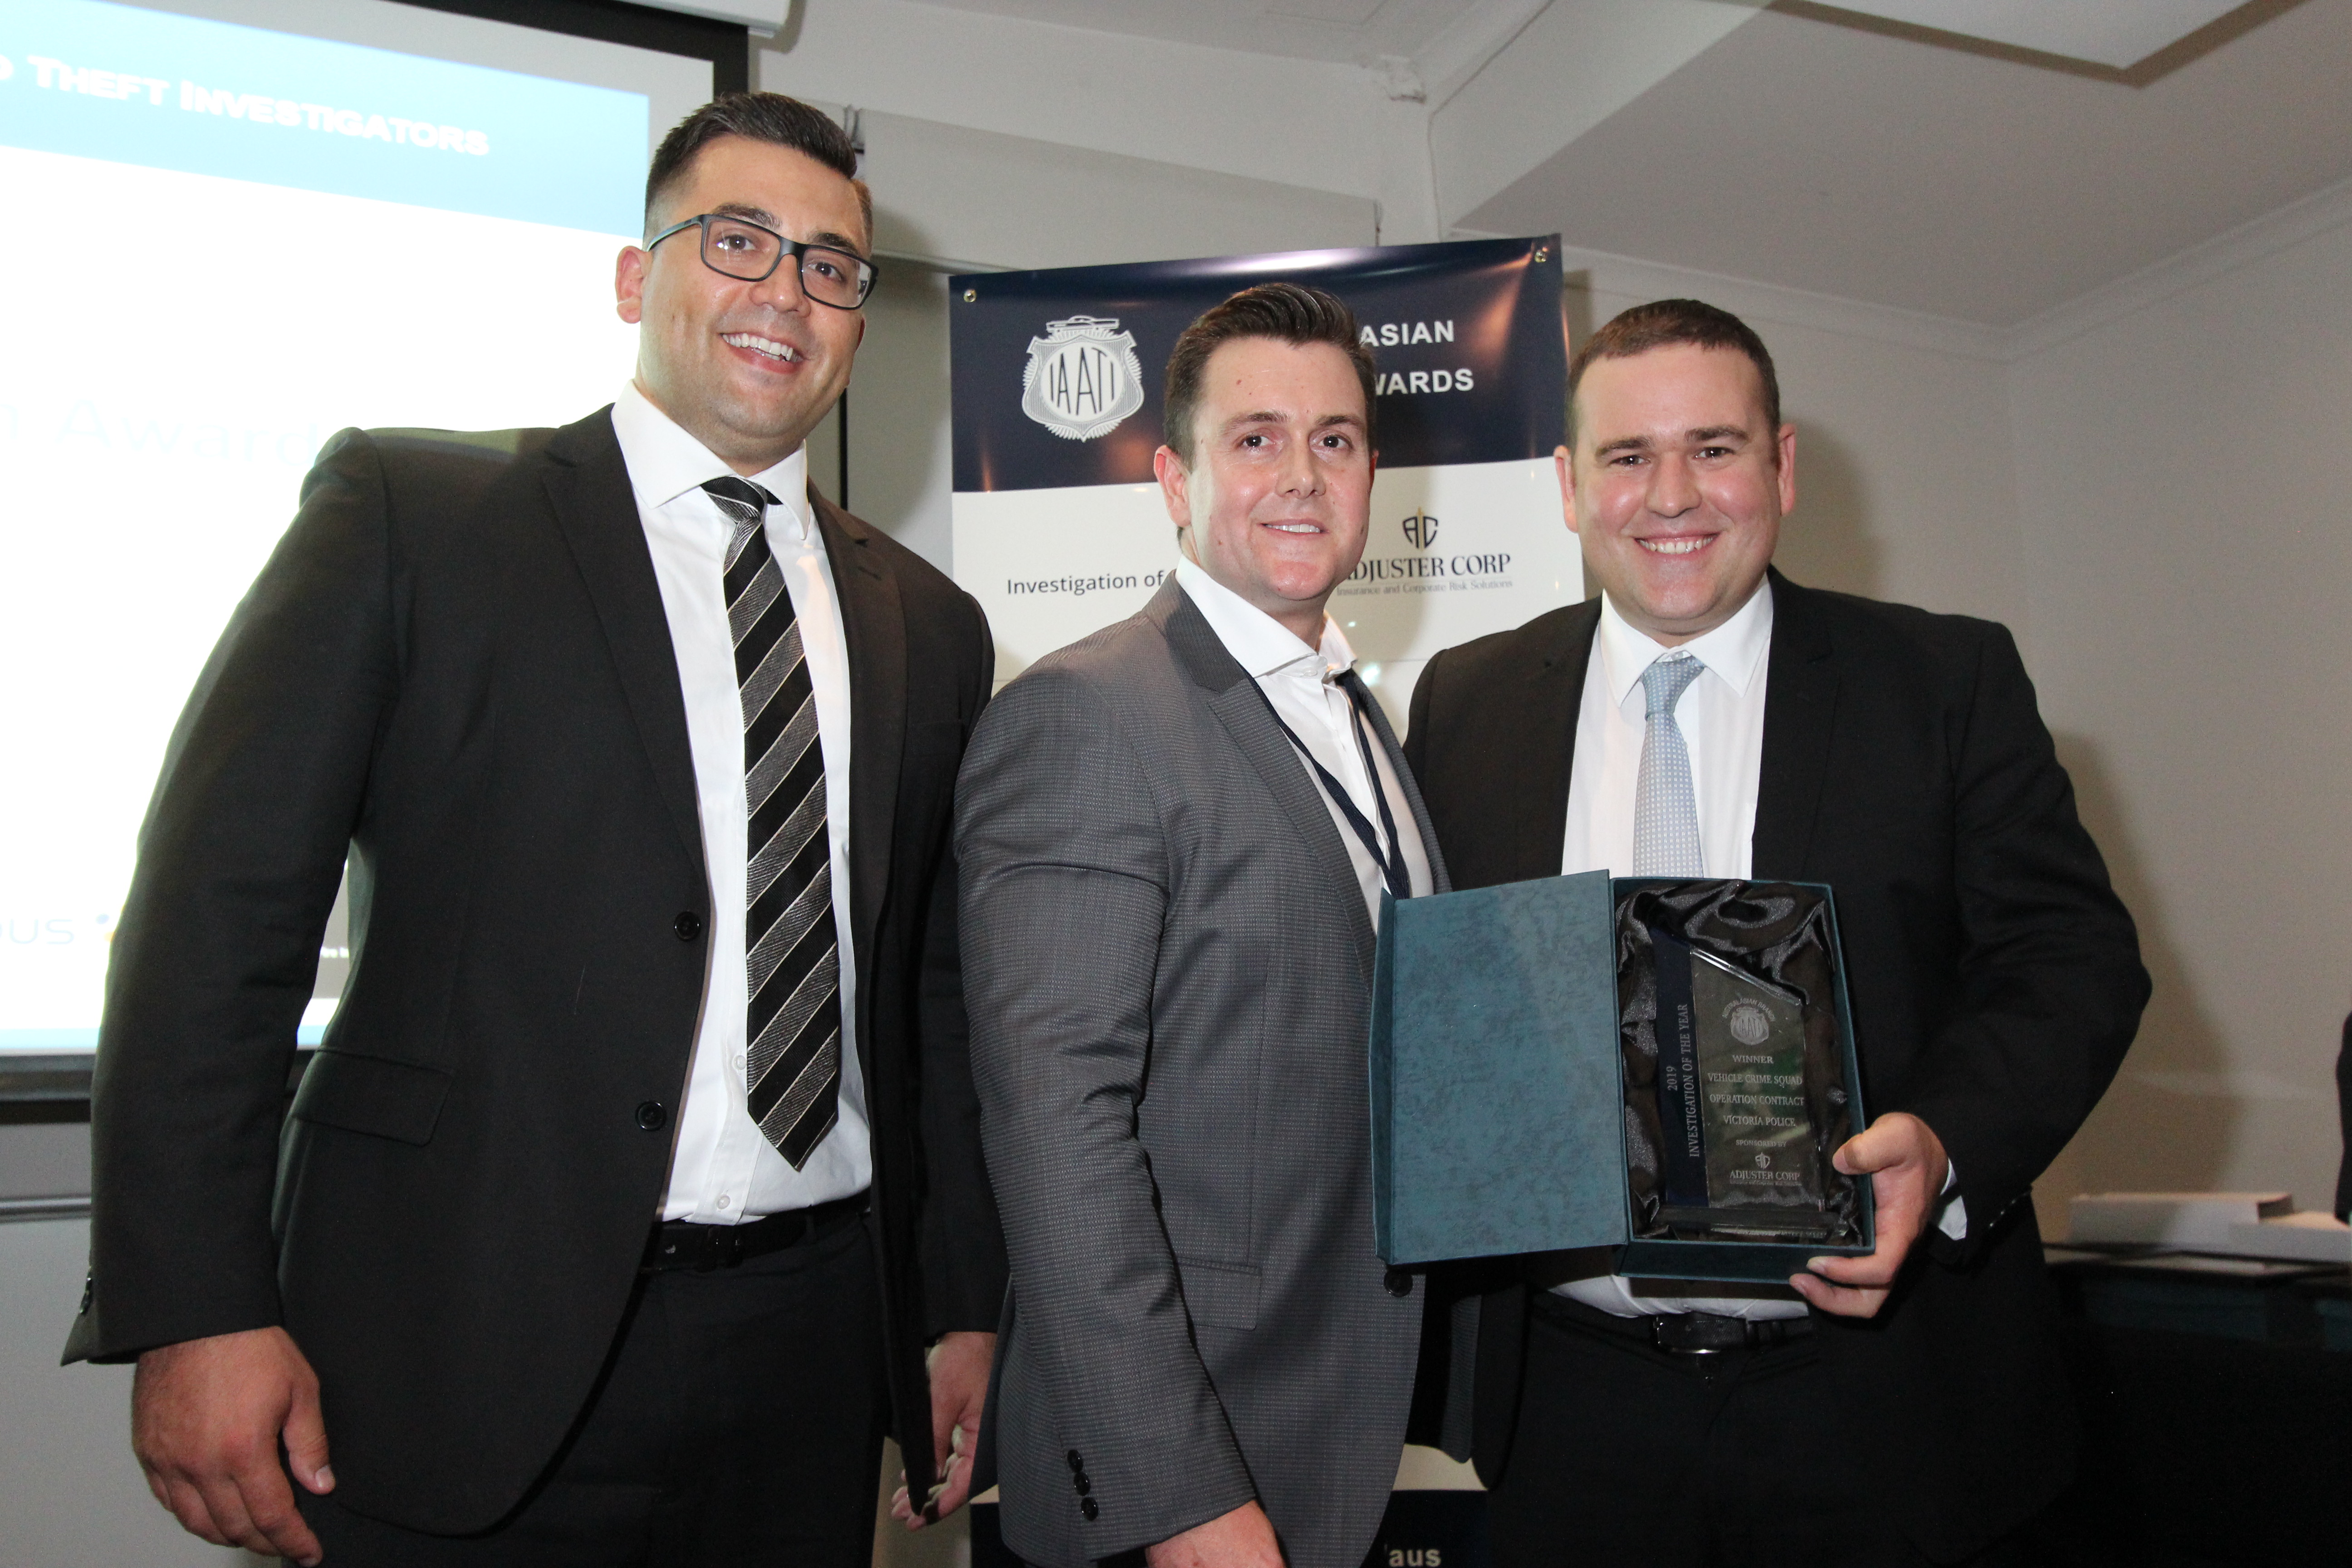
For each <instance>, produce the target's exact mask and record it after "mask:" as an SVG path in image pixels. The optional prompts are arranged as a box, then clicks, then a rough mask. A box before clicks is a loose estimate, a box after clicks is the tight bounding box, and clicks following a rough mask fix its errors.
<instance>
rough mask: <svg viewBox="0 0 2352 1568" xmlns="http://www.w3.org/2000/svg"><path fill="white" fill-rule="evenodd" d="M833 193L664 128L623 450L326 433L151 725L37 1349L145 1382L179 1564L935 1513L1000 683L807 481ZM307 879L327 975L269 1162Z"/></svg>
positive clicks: (634, 256) (493, 1546)
mask: <svg viewBox="0 0 2352 1568" xmlns="http://www.w3.org/2000/svg"><path fill="white" fill-rule="evenodd" d="M855 173H856V158H855V154H854V153H853V152H852V150H851V148H850V145H849V143H848V141H847V139H846V138H845V136H844V135H843V133H842V132H841V131H840V129H839V128H838V127H837V126H835V124H834V123H833V122H832V121H829V120H827V119H826V118H825V117H824V115H823V114H821V113H819V112H818V111H816V110H812V109H810V108H808V107H807V106H805V105H803V104H800V103H797V102H794V101H793V100H790V99H786V98H781V97H777V96H774V95H770V94H756V95H751V94H747V95H735V96H730V97H728V98H724V99H721V100H718V101H717V102H715V103H713V104H710V105H708V106H706V107H705V108H703V109H702V110H698V111H697V112H696V113H695V114H694V115H692V116H690V117H689V118H688V120H687V121H684V122H682V123H681V124H680V125H679V126H678V127H677V129H676V130H674V131H673V132H671V133H670V135H669V137H668V138H667V140H666V141H665V142H664V143H663V145H662V147H661V148H660V150H659V151H658V152H657V153H656V157H655V160H654V164H653V168H652V171H651V174H650V176H649V178H648V181H647V189H646V209H647V211H646V226H647V227H646V232H647V238H646V243H645V245H644V246H643V247H630V248H628V249H626V250H625V251H623V252H622V255H621V258H620V263H619V268H618V277H617V293H618V298H619V310H620V313H621V315H622V317H623V319H624V320H625V321H632V322H636V323H638V324H639V325H640V326H641V328H642V332H641V338H640V348H639V354H638V361H637V372H636V376H635V381H634V382H633V383H632V384H630V385H629V386H627V387H626V388H625V389H624V391H623V393H622V395H621V397H620V398H619V399H618V401H617V402H616V403H615V405H613V406H612V407H610V408H607V409H603V410H599V411H598V412H597V413H595V414H593V415H591V416H588V417H587V418H585V419H583V420H582V421H580V422H579V423H578V424H576V425H572V426H567V427H565V428H563V429H561V430H552V431H550V430H524V431H506V432H497V433H492V434H488V435H460V434H453V433H447V432H430V431H379V432H372V433H371V432H359V431H346V432H344V433H343V434H342V435H341V436H340V437H336V438H335V439H334V440H333V441H332V442H331V443H329V445H328V447H327V448H326V450H325V451H324V452H323V454H322V455H321V457H320V461H319V464H318V466H317V468H315V469H314V470H313V471H312V473H311V474H310V478H309V479H308V480H307V481H306V483H305V485H304V489H303V502H302V508H301V510H300V512H299V515H298V516H297V517H296V519H295V521H294V523H293V525H292V527H291V528H290V529H289V531H288V532H287V534H286V537H285V539H284V541H283V542H281V543H280V544H279V546H278V550H277V552H275V554H274V555H273V556H272V557H271V559H270V561H269V563H268V565H267V566H266V567H264V569H263V571H262V573H261V575H260V577H259V578H258V579H257V582H256V583H255V584H254V587H253V589H252V591H251V592H250V593H249V594H248V595H247V598H246V600H245V602H244V603H243V604H242V605H240V606H239V607H238V609H237V611H236V615H235V616H234V617H233V618H232V620H231V622H230V624H229V626H228V629H227V631H226V634H225V635H224V636H223V637H222V639H221V642H220V646H219V647H218V648H217V649H216V650H215V653H214V656H213V658H212V660H211V662H210V664H209V665H208V666H207V667H206V668H205V673H204V675H203V677H202V678H201V679H200V680H199V681H198V683H197V686H196V689H195V692H194V696H193V697H192V698H191V700H190V701H189V704H188V708H187V710H186V712H185V714H184V717H183V718H182V720H181V722H180V726H179V729H178V731H177V733H176V734H175V735H174V736H173V742H172V745H171V749H170V752H169V753H168V756H167V759H166V762H165V764H164V768H163V778H162V780H161V782H160V784H158V786H157V791H156V795H155V801H154V805H153V806H152V810H151V814H150V816H149V819H148V822H147V824H146V826H145V828H144V830H143V832H142V838H141V852H140V861H139V868H138V871H137V875H136V877H135V879H134V881H133V885H132V889H131V897H130V900H129V903H128V906H127V908H126V910H125V911H124V915H123V919H122V922H121V930H120V935H119V936H118V938H117V941H116V944H115V951H114V955H113V965H112V968H111V970H110V973H109V976H108V994H107V1007H106V1015H105V1020H104V1024H103V1027H102V1030H101V1034H100V1047H99V1056H98V1069H97V1081H96V1085H95V1091H94V1099H93V1107H92V1110H93V1118H92V1120H93V1136H94V1139H95V1154H96V1174H97V1185H96V1204H95V1220H94V1228H93V1247H92V1253H93V1258H92V1272H91V1279H90V1283H89V1289H88V1290H87V1291H86V1294H85V1300H84V1303H83V1310H82V1313H81V1317H80V1319H79V1321H78V1322H77V1324H76V1326H75V1329H74V1332H73V1339H72V1342H71V1345H70V1347H69V1351H68V1358H69V1359H74V1358H84V1357H86V1358H89V1359H96V1360H125V1359H129V1358H131V1357H133V1356H135V1357H137V1359H138V1362H139V1371H138V1375H137V1380H136V1383H135V1385H134V1393H133V1396H132V1405H133V1411H132V1419H133V1443H134V1447H135V1448H136V1450H137V1452H138V1456H139V1458H140V1462H141V1464H142V1466H143V1467H144V1468H145V1470H146V1473H147V1478H148V1482H149V1485H150V1487H151V1489H152V1490H153V1491H154V1492H155V1494H156V1496H157V1498H158V1500H161V1501H162V1502H163V1503H164V1505H165V1506H166V1507H168V1508H170V1509H171V1510H172V1511H173V1513H175V1514H176V1515H177V1516H178V1517H179V1519H180V1521H181V1522H182V1523H183V1524H184V1525H185V1526H186V1527H187V1528H188V1529H190V1530H192V1531H195V1532H196V1533H197V1534H199V1535H202V1536H204V1537H205V1538H206V1539H207V1540H211V1541H215V1542H225V1543H226V1542H235V1543H239V1544H243V1545H247V1546H249V1547H252V1548H254V1549H255V1550H257V1551H261V1552H268V1553H270V1554H273V1555H276V1554H281V1553H282V1554H284V1555H286V1556H289V1557H292V1558H294V1559H296V1560H298V1561H299V1562H302V1563H316V1562H318V1561H319V1560H320V1557H321V1555H322V1553H323V1555H325V1556H327V1557H330V1558H331V1559H333V1560H334V1561H336V1562H338V1563H354V1564H362V1563H404V1564H405V1563H419V1564H441V1563H543V1562H544V1563H555V1562H560V1563H567V1564H572V1563H742V1562H751V1561H770V1562H789V1563H796V1564H798V1563H836V1564H841V1565H844V1568H847V1565H849V1564H853V1563H854V1564H857V1565H859V1568H863V1564H864V1563H866V1560H867V1554H868V1553H869V1552H870V1549H871V1548H870V1537H871V1532H872V1521H873V1510H874V1480H875V1475H876V1469H877V1463H878V1459H877V1455H878V1451H879V1446H880V1443H881V1438H882V1436H883V1434H884V1432H885V1430H886V1429H887V1430H892V1431H895V1432H896V1433H897V1434H898V1437H899V1438H900V1441H901V1443H902V1446H903V1447H904V1449H905V1453H906V1458H907V1470H908V1481H909V1483H910V1490H911V1491H912V1493H913V1495H914V1497H915V1499H916V1503H915V1505H914V1508H913V1509H910V1510H906V1511H908V1512H909V1513H912V1512H915V1511H917V1510H920V1509H922V1508H923V1507H924V1506H925V1505H926V1504H928V1505H929V1507H930V1509H931V1510H932V1511H933V1512H934V1513H936V1512H937V1511H938V1510H942V1509H948V1508H952V1507H954V1506H955V1505H956V1504H957V1503H959V1502H960V1501H961V1498H962V1493H963V1490H964V1489H965V1478H966V1476H967V1475H968V1467H965V1466H963V1465H961V1461H960V1460H959V1461H952V1462H951V1461H950V1454H951V1453H956V1454H960V1453H961V1452H965V1451H968V1450H969V1447H970V1443H969V1438H970V1437H971V1436H974V1435H976V1432H977V1426H978V1418H979V1414H980V1405H981V1402H982V1394H983V1393H984V1390H985V1380H986V1377H987V1372H988V1365H989V1360H990V1356H991V1353H992V1344H993V1338H992V1334H990V1333H989V1332H987V1331H988V1330H989V1329H990V1328H991V1327H992V1324H993V1322H994V1320H995V1316H996V1312H997V1309H998V1306H999V1303H1000V1301H1001V1300H1002V1297H1003V1286H1004V1262H1003V1244H1002V1241H1001V1239H1000V1237H999V1235H998V1230H997V1225H996V1217H995V1213H994V1209H993V1205H992V1200H991V1197H990V1194H989V1188H988V1184H987V1182H986V1179H985V1176H984V1173H983V1170H982V1162H981V1152H980V1145H979V1138H978V1132H977V1125H978V1109H977V1104H976V1101H975V1100H974V1096H973V1091H972V1087H971V1073H970V1068H969V1067H968V1065H967V1062H966V1058H965V1047H964V1016H963V1008H962V1000H961V976H960V966H959V962H958V956H957V945H956V927H955V904H956V895H955V870H954V866H953V862H952V860H951V858H950V849H949V842H948V835H949V826H950V796H951V793H952V788H953V784H954V779H955V773H956V768H957V765H958V763H959V762H960V760H961V754H962V750H963V743H964V738H965V736H966V735H967V734H968V733H969V731H970V730H971V724H972V722H973V721H974V720H975V719H976V718H977V716H978V714H979V711H980V709H981V707H982V703H983V702H984V701H985V700H986V698H987V695H988V690H989V684H990V675H991V671H992V662H993V661H992V643H991V641H990V637H989V632H988V627H987V625H986V622H985V621H984V619H983V618H982V615H981V612H980V609H979V607H978V605H975V604H974V603H973V602H972V601H971V599H970V598H969V597H968V596H966V595H963V594H962V593H961V592H959V591H958V590H957V589H956V588H955V587H954V586H953V585H952V584H950V583H949V582H948V580H947V579H946V578H944V577H943V576H941V575H940V574H939V573H938V572H936V571H934V570H933V569H932V568H931V567H929V566H928V565H926V564H924V563H922V562H921V561H919V560H918V559H917V558H916V557H915V556H913V555H911V554H910V553H908V552H907V551H905V550H904V549H902V548H900V547H899V546H898V545H897V544H895V543H894V542H891V541H890V540H889V539H887V537H885V536H883V535H882V534H880V533H877V532H876V531H874V530H873V529H871V528H869V527H868V526H867V525H866V524H865V523H863V522H861V521H858V520H856V518H853V517H851V516H849V515H848V514H847V513H845V512H844V511H842V510H839V509H838V508H836V507H835V506H833V505H832V504H830V503H829V502H827V501H826V500H824V498H822V497H821V496H819V495H818V494H817V493H816V491H815V490H814V489H813V488H810V487H809V485H808V483H807V474H806V466H807V459H806V457H805V455H804V449H803V438H804V437H806V436H807V434H808V433H809V431H810V430H811V429H812V428H813V427H814V426H815V425H816V424H817V422H818V421H819V420H820V419H821V418H822V417H823V416H824V413H825V412H826V410H827V409H828V408H830V407H831V406H832V405H833V404H834V403H835V400H836V399H837V398H838V397H839V396H840V395H841V392H842V389H843V387H844V386H845V384H846V383H847V381H848V379H849V374H850V365H851V360H852V356H853V355H854V353H856V346H857V343H858V341H859V339H860V337H861V336H862V334H863V331H864V327H865V320H864V317H863V316H862V314H861V313H860V310H859V307H860V306H861V305H862V303H863V301H864V300H865V296H866V289H868V288H869V287H870V286H871V280H872V269H871V267H870V265H869V264H868V262H867V261H866V259H865V253H866V248H867V247H868V245H869V243H870V235H871V214H870V205H869V203H868V199H867V197H866V191H865V187H864V186H863V185H862V184H858V183H857V182H856V178H855ZM488 264H489V265H495V266H509V267H520V268H528V267H529V265H530V258H529V257H528V256H508V257H499V258H490V259H489V261H488ZM515 326H516V330H517V331H548V332H557V331H563V330H564V324H563V323H562V322H561V321H528V320H527V321H518V322H517V323H516V324H515ZM347 856H348V859H349V867H350V885H351V900H352V950H353V962H352V978H351V983H350V985H349V987H348V988H347V990H346V991H345V994H344V995H343V998H342V1002H341V1007H340V1009H339V1011H338V1012H337V1014H336V1016H335V1017H334V1020H333V1022H332V1023H331V1024H330V1025H329V1026H328V1028H327V1032H326V1038H325V1043H324V1045H323V1047H321V1048H320V1051H319V1052H318V1054H317V1056H316V1058H314V1059H313V1060H312V1061H311V1063H310V1068H309V1070H308V1072H307V1074H306V1075H305V1076H304V1077H303V1079H302V1080H301V1085H300V1088H299V1090H298V1091H297V1092H296V1094H295V1095H294V1098H293V1103H292V1107H291V1111H290V1115H284V1116H283V1117H282V1126H281V1113H282V1112H283V1111H284V1109H285V1102H284V1098H283V1097H284V1089H285V1085H286V1082H287V1077H288V1069H289V1066H290V1064H291V1062H292V1060H293V1057H294V1043H295V1026H296V1023H297V1020H298V1019H299V1016H300V1015H301V1013H302V1010H303V1007H304V1005H305V1003H306V1002H307V1001H308V1000H309V997H310V986H311V983H312V975H313V971H314V969H315V966H316V963H317V959H318V949H319V938H320V929H321V926H322V924H323V922H324V921H325V919H326V917H327V914H328V910H329V907H330V904H331V901H332V900H333V899H334V896H335V889H336V884H337V879H338V878H339V876H341V873H342V872H343V869H344V866H345V862H346V857H347ZM927 1345H929V1346H930V1347H931V1348H930V1351H929V1367H928V1373H927V1368H926V1363H925V1354H926V1352H925V1347H926V1346H927ZM955 1433H961V1435H962V1436H953V1435H952V1434H955ZM330 1442H331V1444H332V1455H333V1464H332V1468H330V1465H329V1447H330ZM281 1445H282V1449H283V1454H282V1458H281ZM935 1467H944V1468H946V1470H947V1472H948V1474H947V1477H946V1485H945V1486H944V1487H943V1488H942V1489H940V1492H939V1493H938V1495H936V1496H933V1495H931V1486H932V1481H933V1477H934V1470H935ZM289 1474H290V1476H291V1478H292V1479H293V1480H294V1481H296V1482H299V1484H300V1488H301V1490H300V1491H299V1492H298V1491H296V1490H294V1489H292V1488H291V1487H289Z"/></svg>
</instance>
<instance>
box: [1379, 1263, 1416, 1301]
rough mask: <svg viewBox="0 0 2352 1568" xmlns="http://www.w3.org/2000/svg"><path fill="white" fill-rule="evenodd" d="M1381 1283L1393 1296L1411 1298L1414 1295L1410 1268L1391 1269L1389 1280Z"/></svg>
mask: <svg viewBox="0 0 2352 1568" xmlns="http://www.w3.org/2000/svg"><path fill="white" fill-rule="evenodd" d="M1381 1285H1382V1286H1384V1287H1385V1288H1386V1289H1387V1290H1388V1293H1389V1294H1390V1295H1391V1296H1410V1295H1412V1270H1411V1269H1408V1268H1391V1269H1390V1270H1389V1273H1388V1278H1387V1279H1383V1280H1381Z"/></svg>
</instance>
